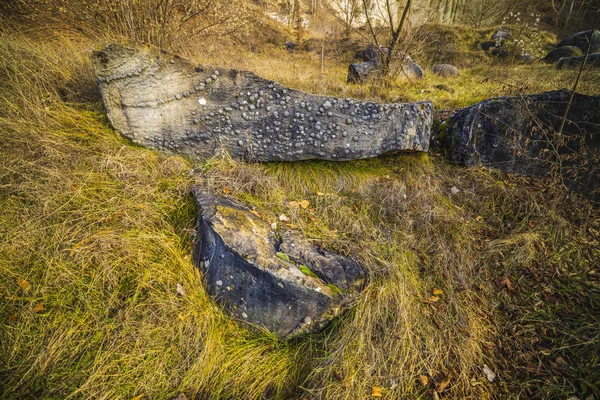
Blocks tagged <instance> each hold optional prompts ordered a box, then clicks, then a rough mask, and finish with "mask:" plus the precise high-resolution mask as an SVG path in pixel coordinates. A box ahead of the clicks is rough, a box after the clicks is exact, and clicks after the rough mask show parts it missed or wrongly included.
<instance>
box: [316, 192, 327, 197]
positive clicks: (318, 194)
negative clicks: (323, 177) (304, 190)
mask: <svg viewBox="0 0 600 400" xmlns="http://www.w3.org/2000/svg"><path fill="white" fill-rule="evenodd" d="M316 194H317V196H325V193H323V192H317V193H316Z"/></svg>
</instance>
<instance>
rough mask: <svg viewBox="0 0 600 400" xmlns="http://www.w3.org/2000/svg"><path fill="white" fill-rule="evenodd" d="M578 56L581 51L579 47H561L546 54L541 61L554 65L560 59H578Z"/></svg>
mask: <svg viewBox="0 0 600 400" xmlns="http://www.w3.org/2000/svg"><path fill="white" fill-rule="evenodd" d="M580 55H581V50H580V49H579V47H575V46H563V47H557V48H556V49H554V50H552V51H550V52H549V53H548V54H546V57H544V58H543V59H542V61H544V62H546V63H555V62H557V61H558V60H560V59H561V58H562V57H579V56H580Z"/></svg>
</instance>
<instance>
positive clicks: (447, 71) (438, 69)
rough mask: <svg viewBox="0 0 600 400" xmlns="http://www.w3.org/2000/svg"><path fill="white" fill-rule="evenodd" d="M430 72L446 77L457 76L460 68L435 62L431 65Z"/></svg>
mask: <svg viewBox="0 0 600 400" xmlns="http://www.w3.org/2000/svg"><path fill="white" fill-rule="evenodd" d="M431 72H433V73H434V74H435V75H438V76H441V77H443V78H447V77H449V76H459V75H460V70H459V69H458V68H456V67H455V66H454V65H450V64H437V65H434V66H432V67H431Z"/></svg>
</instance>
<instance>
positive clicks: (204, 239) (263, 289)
mask: <svg viewBox="0 0 600 400" xmlns="http://www.w3.org/2000/svg"><path fill="white" fill-rule="evenodd" d="M194 195H195V198H196V202H197V204H198V207H199V212H198V226H197V232H198V241H197V243H196V246H195V249H194V260H195V262H196V263H197V265H198V266H199V268H200V269H201V270H202V273H203V279H204V283H205V286H206V290H207V292H208V293H209V294H210V295H211V296H213V297H214V299H215V301H216V302H217V303H218V304H220V305H221V306H222V307H223V309H224V310H225V311H226V312H227V313H228V314H230V315H231V316H233V317H234V318H236V319H238V320H239V321H242V322H244V323H246V324H247V325H249V326H250V327H255V328H258V329H261V328H266V329H268V330H269V331H271V332H273V333H275V334H276V335H277V336H279V337H291V336H295V335H299V334H302V333H306V332H318V331H319V330H321V329H323V328H324V327H325V326H326V325H327V324H328V323H329V322H330V321H331V319H333V318H335V317H336V316H338V315H339V314H340V313H341V312H343V311H344V310H345V309H347V308H349V307H350V306H351V304H352V303H353V302H354V301H355V300H356V298H357V297H358V295H359V294H360V292H361V290H362V287H363V285H364V284H365V279H366V278H365V272H364V270H363V268H362V267H361V266H360V264H358V263H357V262H356V261H354V260H352V259H350V258H348V257H344V256H341V255H338V254H334V253H331V252H327V251H325V250H323V249H320V248H318V247H316V246H315V245H313V244H311V243H309V242H308V241H307V240H306V239H304V237H303V236H301V235H299V234H297V233H295V232H289V231H288V232H282V233H279V232H275V231H274V230H273V229H272V228H271V226H270V224H269V223H267V222H266V221H264V220H262V219H261V218H259V217H258V216H257V215H255V214H252V213H251V212H250V210H249V209H248V208H246V207H245V206H242V205H240V204H237V203H235V202H233V201H231V200H228V199H225V198H222V197H216V196H213V195H210V194H207V193H204V192H203V191H202V189H201V188H200V187H196V188H194Z"/></svg>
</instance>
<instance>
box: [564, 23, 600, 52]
mask: <svg viewBox="0 0 600 400" xmlns="http://www.w3.org/2000/svg"><path fill="white" fill-rule="evenodd" d="M590 40H591V41H592V46H591V48H590V54H592V53H597V52H600V31H598V30H594V32H593V33H592V30H591V29H588V30H587V31H583V32H577V33H575V34H573V35H571V36H569V37H567V38H566V39H564V40H562V41H561V42H560V43H559V44H558V45H557V46H556V47H563V46H575V47H578V48H579V49H580V50H581V51H582V53H585V51H586V49H587V47H588V44H589V43H590Z"/></svg>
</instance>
